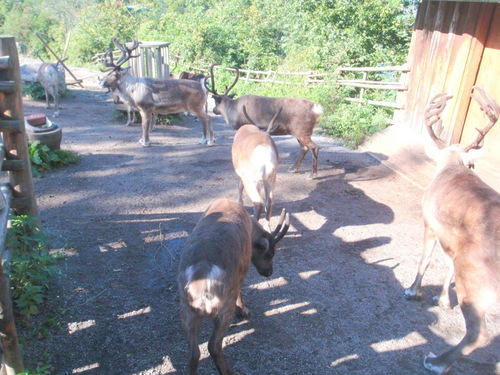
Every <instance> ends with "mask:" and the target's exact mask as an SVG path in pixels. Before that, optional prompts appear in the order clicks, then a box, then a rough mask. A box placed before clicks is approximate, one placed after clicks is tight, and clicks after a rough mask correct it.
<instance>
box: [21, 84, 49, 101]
mask: <svg viewBox="0 0 500 375" xmlns="http://www.w3.org/2000/svg"><path fill="white" fill-rule="evenodd" d="M22 91H23V94H24V95H26V96H27V97H28V98H30V99H32V100H39V99H45V89H44V88H43V86H42V84H41V83H40V82H30V83H26V84H24V85H23V87H22Z"/></svg>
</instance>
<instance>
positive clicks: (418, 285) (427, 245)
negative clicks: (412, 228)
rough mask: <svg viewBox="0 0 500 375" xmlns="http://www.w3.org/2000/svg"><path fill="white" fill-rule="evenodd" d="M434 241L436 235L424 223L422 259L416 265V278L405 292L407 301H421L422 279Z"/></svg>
mask: <svg viewBox="0 0 500 375" xmlns="http://www.w3.org/2000/svg"><path fill="white" fill-rule="evenodd" d="M436 241H437V237H436V233H435V232H434V231H433V230H432V229H431V228H430V227H429V226H428V225H427V223H426V224H425V232H424V251H423V252H422V258H421V259H420V263H419V264H418V271H417V276H416V277H415V281H414V282H413V284H412V286H411V287H409V288H408V289H406V290H405V298H406V299H408V300H421V299H422V278H423V277H424V273H425V270H426V269H427V267H428V266H429V262H430V260H431V254H432V250H433V249H434V246H435V245H436Z"/></svg>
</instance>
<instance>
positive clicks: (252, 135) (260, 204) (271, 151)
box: [231, 107, 281, 231]
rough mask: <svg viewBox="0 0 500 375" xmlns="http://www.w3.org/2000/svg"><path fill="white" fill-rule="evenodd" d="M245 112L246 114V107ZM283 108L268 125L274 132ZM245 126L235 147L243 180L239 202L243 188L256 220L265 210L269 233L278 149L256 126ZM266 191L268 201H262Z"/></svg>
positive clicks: (233, 153) (233, 150) (236, 162)
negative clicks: (250, 202)
mask: <svg viewBox="0 0 500 375" xmlns="http://www.w3.org/2000/svg"><path fill="white" fill-rule="evenodd" d="M243 112H244V113H245V114H247V112H246V108H245V107H243ZM280 113H281V109H280V110H279V111H278V112H277V113H276V114H275V115H274V117H273V118H272V120H271V123H270V124H269V127H268V129H271V128H272V127H273V125H274V122H275V121H276V118H277V117H278V116H279V114H280ZM248 120H249V121H250V124H247V125H243V126H242V127H240V128H239V129H238V131H237V132H236V135H235V136H234V141H233V147H232V151H231V152H232V159H233V166H234V170H235V171H236V174H237V175H238V176H239V177H240V180H239V183H238V203H239V204H241V205H243V188H244V189H245V191H246V193H247V195H248V196H249V197H250V199H251V200H252V203H253V206H254V211H253V212H254V217H255V219H256V220H259V219H260V215H261V214H262V211H263V210H264V207H265V211H266V220H267V223H266V226H265V228H266V230H268V231H270V226H269V225H270V219H271V215H272V209H273V190H274V186H275V184H276V172H277V168H278V162H279V155H278V148H277V147H276V144H275V143H274V141H273V139H272V138H271V136H270V135H269V134H267V133H265V132H262V131H260V129H259V128H258V127H257V126H256V125H255V124H251V122H252V121H251V120H250V118H249V119H248ZM262 189H264V196H265V201H264V200H263V199H262V196H261V190H262Z"/></svg>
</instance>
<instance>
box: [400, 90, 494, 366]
mask: <svg viewBox="0 0 500 375" xmlns="http://www.w3.org/2000/svg"><path fill="white" fill-rule="evenodd" d="M474 88H475V89H477V90H478V91H479V92H480V93H481V95H482V97H483V99H484V100H483V99H481V98H479V97H478V96H476V95H474V94H473V95H472V97H473V98H474V99H475V100H476V101H477V102H478V103H479V105H480V107H481V110H482V111H484V113H485V114H486V116H487V117H488V119H489V123H488V125H487V126H486V127H485V128H483V129H482V130H478V131H479V135H478V136H477V138H476V139H475V140H474V142H472V143H471V144H470V145H468V146H466V147H462V146H460V145H451V146H447V145H446V144H445V143H444V142H443V141H441V140H440V139H439V138H438V136H437V135H436V133H435V131H434V130H433V128H432V126H433V125H434V124H436V123H437V125H436V126H437V127H440V126H441V122H442V120H441V118H440V114H441V112H442V111H443V109H444V107H445V105H446V101H447V100H449V99H450V98H451V96H446V95H445V94H444V93H443V94H438V95H436V96H435V97H434V98H433V99H432V100H431V102H430V104H429V105H428V107H427V109H426V112H425V124H426V128H427V130H428V133H429V135H430V137H431V139H432V140H433V142H434V143H435V145H436V146H437V148H438V149H439V150H436V151H437V152H436V153H435V154H433V155H435V156H437V158H438V159H437V160H438V166H437V173H436V175H435V177H434V179H433V181H432V182H431V184H430V186H429V187H428V188H427V190H426V192H425V194H424V196H423V200H422V208H423V216H424V225H425V232H424V250H423V254H422V259H421V260H420V263H419V266H418V272H417V276H416V278H415V281H414V282H413V285H412V286H411V287H410V288H409V289H407V290H406V291H405V296H406V298H407V299H417V300H419V299H421V298H422V278H423V276H424V273H425V270H426V269H427V266H428V265H429V261H430V256H431V253H432V250H433V248H434V246H435V244H436V242H439V244H440V245H441V247H442V248H443V250H444V252H445V254H446V255H447V256H448V257H449V259H450V261H449V263H450V266H451V268H450V270H449V271H448V274H447V275H446V278H445V282H444V285H443V290H442V292H441V295H440V297H438V298H437V301H438V302H440V303H441V304H446V305H447V304H449V296H448V289H449V286H450V282H451V279H452V277H453V273H454V274H455V285H456V290H457V297H458V302H459V304H460V308H461V310H462V314H463V316H464V319H465V326H466V333H465V336H464V338H463V339H462V341H460V343H459V344H458V345H456V346H455V347H453V348H451V349H450V350H448V351H447V352H445V353H443V354H441V355H440V356H438V357H436V356H435V355H433V354H432V353H430V354H429V355H428V356H427V357H426V358H425V360H424V366H425V367H426V368H427V369H428V370H431V371H433V372H435V373H438V374H444V373H446V372H447V371H448V369H449V368H450V367H451V366H452V365H453V364H454V363H455V362H456V361H457V360H459V359H460V358H462V357H463V356H466V355H468V354H470V353H471V352H473V351H474V350H475V349H477V348H479V347H482V346H484V345H486V344H487V343H488V340H489V339H488V332H487V330H486V325H485V313H486V312H487V311H488V309H489V307H490V306H491V305H492V304H494V303H495V302H497V301H498V300H499V299H500V298H499V297H500V194H499V193H497V192H496V191H495V190H493V189H492V188H491V187H489V186H488V185H486V184H485V183H484V182H483V181H482V180H481V179H480V178H479V177H477V176H476V175H475V174H474V173H473V172H472V171H471V170H470V169H469V168H467V167H468V166H471V165H473V163H474V159H475V158H476V156H477V155H476V154H477V151H479V149H480V148H481V147H482V141H483V139H484V137H485V135H486V134H487V133H488V131H489V130H490V129H491V128H492V127H493V125H494V124H495V123H496V122H497V120H498V116H499V114H500V107H499V105H498V102H497V101H495V100H493V99H492V98H491V97H490V96H489V95H488V94H487V93H486V91H484V90H483V89H481V88H479V87H476V86H474ZM453 268H454V272H453Z"/></svg>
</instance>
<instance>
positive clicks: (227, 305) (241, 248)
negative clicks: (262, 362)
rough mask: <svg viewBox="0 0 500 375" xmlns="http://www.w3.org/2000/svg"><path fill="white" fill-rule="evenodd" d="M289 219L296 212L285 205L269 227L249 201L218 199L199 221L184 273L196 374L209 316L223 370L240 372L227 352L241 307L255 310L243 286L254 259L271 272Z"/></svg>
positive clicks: (213, 350) (212, 344) (212, 347)
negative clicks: (247, 206)
mask: <svg viewBox="0 0 500 375" xmlns="http://www.w3.org/2000/svg"><path fill="white" fill-rule="evenodd" d="M289 225H290V216H289V214H288V213H286V211H285V210H284V209H283V212H282V214H281V217H280V220H279V223H278V225H277V227H276V229H275V230H274V231H273V233H269V232H267V231H266V230H264V228H262V226H261V225H260V224H259V223H258V222H257V221H256V220H255V219H254V218H251V217H250V216H249V215H248V214H247V212H246V211H245V208H244V207H243V206H241V205H240V204H238V203H236V202H234V201H231V200H229V199H219V200H217V201H215V202H214V203H213V204H212V205H211V206H210V207H209V208H208V210H207V211H206V212H205V214H204V215H203V216H202V217H201V219H200V220H199V221H198V224H196V227H195V228H194V230H193V232H192V233H191V234H190V235H189V237H188V239H187V241H186V245H185V246H184V249H183V252H182V255H181V260H180V264H179V274H178V285H179V294H180V300H181V317H182V324H183V327H184V330H185V332H186V335H187V337H188V346H189V348H188V358H189V374H190V375H194V374H196V373H197V369H198V363H199V360H200V349H199V347H198V340H199V337H198V336H199V331H200V327H201V324H202V321H203V319H204V318H210V319H212V321H213V322H214V330H213V333H212V336H211V337H210V340H209V342H208V351H209V352H210V356H211V357H212V360H213V361H214V363H215V365H216V366H217V369H218V370H219V373H220V374H222V375H231V374H236V373H235V372H234V371H233V370H231V368H230V367H229V365H228V363H227V361H226V358H225V356H224V353H223V352H222V340H223V339H224V335H225V334H226V331H227V330H228V328H229V326H230V324H231V322H232V321H233V317H234V313H235V309H236V308H238V309H239V312H240V313H241V315H243V316H248V314H249V312H248V309H247V308H246V307H245V306H244V305H243V300H242V295H241V288H242V286H243V282H244V280H245V276H246V274H247V271H248V268H249V266H250V261H251V262H252V263H253V265H254V266H255V268H256V269H257V271H258V272H259V274H261V275H262V276H265V277H269V276H271V275H272V273H273V258H274V253H275V247H276V245H277V244H278V242H279V241H280V240H281V239H282V238H283V237H284V236H285V234H286V232H287V231H288V228H289Z"/></svg>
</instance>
